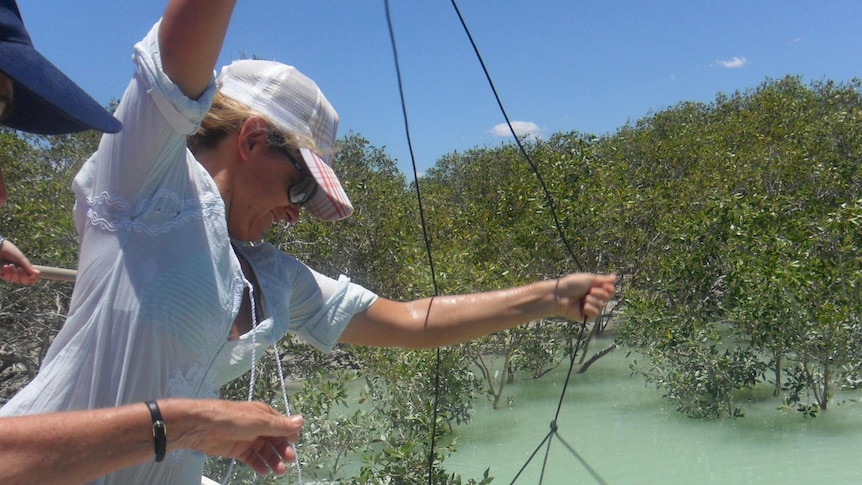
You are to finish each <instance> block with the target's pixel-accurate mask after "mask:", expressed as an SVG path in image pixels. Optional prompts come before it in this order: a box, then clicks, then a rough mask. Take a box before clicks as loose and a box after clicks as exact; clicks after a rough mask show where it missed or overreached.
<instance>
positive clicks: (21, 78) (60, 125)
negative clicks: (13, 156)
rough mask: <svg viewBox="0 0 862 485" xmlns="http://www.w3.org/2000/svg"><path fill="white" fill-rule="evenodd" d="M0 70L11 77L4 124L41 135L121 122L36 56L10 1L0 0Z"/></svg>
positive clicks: (116, 126)
mask: <svg viewBox="0 0 862 485" xmlns="http://www.w3.org/2000/svg"><path fill="white" fill-rule="evenodd" d="M0 71H3V72H4V73H5V74H6V75H7V76H9V78H10V79H12V81H13V85H14V89H15V96H14V105H15V108H14V111H13V112H12V114H11V115H10V116H9V117H8V118H6V119H5V120H3V122H2V124H4V125H6V126H9V127H11V128H15V129H17V130H21V131H28V132H30V133H37V134H41V135H56V134H60V133H74V132H78V131H85V130H98V131H102V132H106V133H116V132H118V131H120V129H122V127H123V125H122V124H121V123H120V122H119V121H117V119H116V118H114V117H113V116H111V114H110V113H108V111H107V110H105V108H103V107H102V106H101V105H100V104H99V103H98V102H96V100H94V99H93V98H91V97H90V96H89V95H88V94H87V93H85V92H84V90H82V89H81V88H80V87H78V85H77V84H75V83H74V82H72V80H71V79H69V78H68V77H66V75H65V74H63V73H62V72H61V71H60V70H59V69H57V68H56V67H55V66H54V65H53V64H51V63H50V62H49V61H48V60H47V59H45V58H44V57H43V56H42V54H39V53H38V52H37V51H36V49H35V48H33V43H32V42H31V41H30V36H29V35H28V34H27V29H25V28H24V22H23V21H22V20H21V12H20V11H19V10H18V5H17V4H16V3H15V1H14V0H0Z"/></svg>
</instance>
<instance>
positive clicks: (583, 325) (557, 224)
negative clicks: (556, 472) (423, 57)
mask: <svg viewBox="0 0 862 485" xmlns="http://www.w3.org/2000/svg"><path fill="white" fill-rule="evenodd" d="M384 5H385V9H386V22H387V25H388V28H389V38H390V42H391V44H392V54H393V57H394V61H395V71H396V75H397V78H398V93H399V96H400V98H401V112H402V116H403V117H404V129H405V132H406V136H407V146H408V149H409V152H410V160H411V163H412V165H413V181H414V185H415V187H416V197H417V200H418V203H419V217H420V220H421V224H422V236H423V238H424V241H425V248H426V250H427V253H428V261H429V266H430V270H431V278H432V282H433V285H434V295H435V296H436V295H438V294H439V290H438V287H437V279H436V272H435V270H434V258H433V257H432V254H431V244H430V242H429V239H428V232H427V225H426V222H425V212H424V210H423V208H422V193H421V191H420V188H419V175H418V169H417V168H416V157H415V155H414V153H413V143H412V140H411V137H410V126H409V123H408V117H407V105H406V101H405V98H404V87H403V83H402V80H401V68H400V63H399V58H398V49H397V47H396V42H395V33H394V29H393V27H392V16H391V14H390V10H389V0H384ZM452 7H453V8H454V9H455V12H456V14H457V15H458V19H459V21H460V22H461V26H462V27H463V28H464V32H465V33H466V34H467V37H468V38H469V40H470V44H471V45H472V46H473V51H474V52H475V53H476V57H477V59H478V61H479V63H480V65H481V66H482V70H483V71H484V73H485V78H486V79H487V80H488V84H489V85H490V87H491V91H492V92H493V93H494V97H495V99H496V100H497V105H498V106H499V107H500V111H501V112H502V114H503V117H504V118H505V120H506V125H507V126H508V127H509V131H510V132H511V134H512V137H513V138H514V140H515V143H516V144H517V146H518V149H519V150H520V152H521V154H522V155H523V157H524V159H525V160H526V161H527V162H528V163H529V165H530V168H531V169H532V170H533V173H534V174H535V175H536V178H537V179H538V181H539V184H540V185H541V187H542V191H543V192H544V194H545V200H546V201H547V204H548V207H549V208H550V211H551V215H552V216H553V219H554V224H555V227H556V229H557V233H558V234H559V236H560V239H561V240H562V242H563V244H564V245H565V247H566V250H567V251H568V253H569V255H570V256H571V258H572V260H573V261H574V262H575V265H576V266H577V268H578V270H579V271H584V267H583V265H582V264H581V262H580V260H579V259H578V257H577V256H575V252H574V251H573V250H572V246H571V244H570V243H569V240H568V239H567V238H566V236H565V233H564V232H563V228H562V225H561V224H560V220H559V218H558V217H557V211H556V206H555V204H554V199H553V198H552V197H551V194H550V191H549V190H548V187H547V185H546V184H545V181H544V178H543V177H542V175H541V173H540V172H539V169H538V167H536V164H535V163H534V162H533V160H532V158H530V155H529V154H528V153H527V150H526V149H525V148H524V145H523V144H522V143H521V140H520V139H519V138H518V135H517V133H515V129H514V127H513V126H512V122H511V121H510V119H509V115H508V114H507V113H506V109H505V108H504V107H503V102H502V101H501V100H500V96H499V94H498V93H497V89H496V87H495V86H494V82H493V80H492V79H491V75H490V73H489V72H488V68H487V67H486V66H485V61H484V60H483V59H482V55H481V54H480V52H479V48H478V47H477V45H476V42H475V41H474V40H473V36H472V34H471V33H470V30H469V29H468V28H467V24H466V22H465V21H464V17H463V16H462V15H461V11H460V9H459V8H458V5H457V4H456V2H455V0H452ZM428 311H429V312H430V305H429V308H428ZM586 326H587V320H586V318H584V321H583V323H581V325H580V329H579V332H578V338H577V340H576V343H575V345H574V347H573V348H572V351H571V355H570V359H569V371H568V373H567V374H566V381H565V384H564V385H563V390H562V393H561V395H560V400H559V402H558V404H557V411H556V413H555V415H554V420H553V421H551V431H550V432H549V433H548V434H547V435H546V436H545V438H544V439H543V440H542V442H541V443H540V444H539V445H538V446H537V447H536V449H535V450H534V451H533V453H532V454H531V455H530V457H529V458H528V460H527V462H526V463H525V464H524V466H523V467H522V468H521V470H520V471H518V474H517V475H515V478H514V479H513V480H512V483H515V480H517V479H518V477H519V476H520V474H521V473H522V472H523V470H524V469H525V468H526V467H527V465H529V464H530V462H531V461H532V459H533V458H534V457H535V456H536V454H537V453H538V451H539V449H541V447H542V445H543V444H544V445H545V457H544V460H543V465H542V473H541V476H540V479H539V480H540V481H539V483H540V485H541V482H542V480H543V479H544V475H545V468H546V466H547V461H548V456H549V454H550V446H551V441H550V438H551V437H554V436H556V437H557V439H559V440H560V441H561V442H562V443H563V445H564V446H565V447H566V448H567V449H568V450H569V452H570V453H572V454H573V455H574V456H575V457H576V458H577V459H578V460H579V461H580V462H581V464H582V465H583V466H584V467H585V468H586V469H587V471H589V472H590V474H591V475H592V476H593V478H595V479H596V481H597V482H598V483H602V484H604V483H605V482H604V480H602V478H601V477H600V476H599V475H598V474H597V473H596V472H595V470H593V469H592V468H591V467H590V466H589V464H587V462H586V461H585V460H584V459H583V458H582V457H581V456H580V455H579V454H578V453H577V452H576V451H575V449H574V448H573V447H571V446H570V445H569V444H568V443H566V441H565V440H563V439H562V437H560V436H559V433H558V431H557V419H558V418H559V414H560V410H561V409H562V404H563V400H564V398H565V395H566V389H567V388H568V385H569V380H570V378H571V375H572V370H573V368H574V363H575V357H576V355H577V352H578V348H579V347H580V343H581V342H582V341H583V335H584V329H585V328H586ZM439 396H440V349H439V348H437V352H436V369H435V373H434V409H433V419H432V425H431V450H430V452H429V454H428V485H432V483H433V466H434V450H435V446H436V445H435V443H436V437H437V429H436V428H437V408H438V402H439Z"/></svg>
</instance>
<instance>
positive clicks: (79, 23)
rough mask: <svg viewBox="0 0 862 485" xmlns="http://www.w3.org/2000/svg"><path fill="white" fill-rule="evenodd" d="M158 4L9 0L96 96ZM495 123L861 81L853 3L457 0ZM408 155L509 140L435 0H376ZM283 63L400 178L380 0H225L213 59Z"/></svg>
mask: <svg viewBox="0 0 862 485" xmlns="http://www.w3.org/2000/svg"><path fill="white" fill-rule="evenodd" d="M165 3H166V2H164V1H155V0H147V1H129V0H120V1H117V0H87V1H85V2H77V1H69V0H19V7H20V8H21V12H22V15H23V17H24V21H25V24H26V25H27V28H28V30H29V32H30V35H31V37H32V38H33V42H34V44H35V45H36V47H37V48H38V49H39V50H40V51H41V52H42V53H43V54H45V56H46V57H48V58H49V59H51V60H52V61H53V62H54V63H55V64H57V65H58V66H59V67H60V68H61V69H63V70H64V72H66V73H67V74H68V75H69V76H70V77H72V78H73V79H74V80H75V81H77V82H78V83H79V84H80V85H81V86H82V87H83V88H84V89H85V90H87V91H88V92H89V93H90V94H91V95H93V97H94V98H96V99H97V100H98V101H100V102H102V103H104V104H107V103H108V102H109V101H110V100H111V99H113V98H118V97H119V96H120V95H121V94H122V91H123V89H124V88H125V86H126V84H127V82H128V79H129V78H130V76H131V73H132V65H131V62H130V56H131V49H132V45H133V44H134V42H136V41H137V40H138V39H140V37H141V36H143V34H144V33H145V32H146V31H147V30H148V29H149V27H150V26H151V25H152V24H153V23H154V21H155V20H156V19H157V18H158V17H159V16H160V14H161V11H162V10H163V8H164V5H165ZM457 4H458V6H459V8H460V10H461V13H462V15H463V16H464V18H465V21H466V23H467V26H468V27H469V28H470V31H471V33H472V35H473V38H474V40H475V41H476V43H477V45H478V48H479V50H480V52H481V53H482V56H483V58H484V60H485V63H486V65H487V67H488V70H489V71H490V73H491V76H492V78H493V80H494V83H495V85H496V87H497V90H498V92H499V94H500V97H501V99H502V101H503V104H504V106H505V107H506V110H507V112H508V114H509V117H510V119H512V120H513V121H515V122H518V124H519V126H523V127H525V129H527V130H532V132H534V133H535V134H536V135H537V136H545V137H547V136H548V135H550V134H553V133H556V132H568V131H573V130H574V131H579V132H583V133H594V134H605V133H613V132H614V131H615V130H616V129H617V128H618V127H620V126H622V125H623V124H625V123H626V122H627V121H629V120H631V121H634V120H636V119H638V118H641V117H643V116H645V115H647V114H649V113H650V112H655V111H660V110H662V109H664V108H667V107H669V106H672V105H675V104H676V103H678V102H680V101H704V102H710V101H712V100H714V99H715V95H716V94H717V93H719V92H723V93H728V94H729V93H733V92H734V91H737V90H745V89H748V88H754V87H756V86H758V85H759V84H761V83H762V82H764V81H765V80H766V79H767V78H770V79H776V78H781V77H783V76H785V75H788V74H790V75H800V76H802V77H803V79H804V80H805V82H810V81H812V80H822V79H831V80H835V81H839V82H844V81H848V80H850V79H852V78H854V77H862V74H860V71H862V33H860V26H862V22H860V19H862V2H860V1H858V0H841V1H830V0H817V1H813V0H812V1H801V0H786V1H753V0H749V1H737V0H734V1H720V0H715V1H696V0H689V1H664V2H659V1H615V2H603V1H593V2H582V1H577V0H532V1H514V0H495V1H489V0H485V1H478V0H461V1H458V2H457ZM391 14H392V20H393V24H394V30H395V36H396V42H397V45H398V53H399V58H400V62H401V70H402V78H403V82H404V89H405V95H406V102H407V111H408V117H409V118H408V121H409V123H410V130H411V136H412V141H413V149H414V154H415V156H416V163H417V165H418V168H419V170H420V171H423V170H424V169H425V168H427V167H429V166H432V165H433V164H434V162H435V161H436V160H437V158H438V157H440V156H441V155H444V154H446V153H449V152H452V151H455V150H459V151H462V150H466V149H469V148H473V147H476V146H495V145H498V144H500V143H503V142H508V141H510V139H511V138H510V137H509V135H508V129H505V130H503V135H504V136H500V135H498V134H496V131H497V130H496V128H498V125H499V124H500V123H503V122H504V118H503V116H502V114H501V113H500V111H499V108H498V107H497V104H496V101H495V99H494V97H493V94H492V92H491V90H490V88H489V87H488V84H487V81H486V80H485V78H484V74H483V72H482V70H481V66H480V65H479V63H478V61H477V60H476V56H475V54H474V52H473V50H472V47H471V46H470V44H469V41H468V38H467V36H466V34H465V33H464V31H463V29H462V27H461V25H460V22H459V20H458V17H457V15H456V13H455V11H454V9H453V7H452V5H451V3H450V2H449V1H445V0H436V1H410V0H402V1H397V0H392V1H391ZM243 55H245V56H252V55H254V56H258V57H261V58H264V59H273V60H277V61H281V62H284V63H287V64H292V65H295V66H297V67H298V68H299V69H300V70H301V71H302V72H304V73H305V74H306V75H308V76H309V77H311V78H313V79H314V80H315V81H317V83H318V85H320V87H321V89H323V91H324V93H325V94H326V96H327V97H328V98H329V100H330V101H331V102H332V104H333V105H334V106H335V108H336V110H337V111H338V113H339V115H340V117H341V123H340V129H339V132H340V134H342V135H343V134H345V133H347V132H348V131H349V130H352V131H354V132H358V133H360V134H361V135H363V136H364V137H365V138H367V139H368V140H369V141H370V142H371V143H372V144H373V145H375V146H378V147H384V148H385V149H386V150H387V152H389V153H390V155H392V156H393V157H395V158H396V159H398V162H399V166H400V167H401V169H402V171H404V172H405V173H407V174H410V175H411V176H412V165H411V160H410V154H409V151H408V147H407V140H406V136H405V129H404V124H403V118H402V114H401V104H400V99H399V97H398V92H397V80H396V74H395V68H394V63H393V56H392V47H391V44H390V41H389V33H388V30H387V25H386V17H385V10H384V2H383V0H375V1H371V0H341V1H336V0H316V1H314V0H289V1H288V0H258V1H242V2H238V5H237V7H236V11H235V14H234V17H233V21H232V23H231V27H230V30H229V32H228V36H227V39H226V40H225V46H224V48H223V51H222V58H221V60H220V63H219V65H220V66H221V65H223V64H226V63H228V62H230V61H231V60H233V59H236V58H239V57H242V56H243Z"/></svg>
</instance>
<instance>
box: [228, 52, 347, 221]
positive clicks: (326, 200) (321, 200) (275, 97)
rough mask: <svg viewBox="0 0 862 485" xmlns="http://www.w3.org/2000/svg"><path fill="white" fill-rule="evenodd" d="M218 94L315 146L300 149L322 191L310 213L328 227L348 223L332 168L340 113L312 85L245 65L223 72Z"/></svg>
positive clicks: (275, 67) (286, 69)
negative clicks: (306, 139)
mask: <svg viewBox="0 0 862 485" xmlns="http://www.w3.org/2000/svg"><path fill="white" fill-rule="evenodd" d="M216 83H217V85H218V90H219V91H220V92H221V93H222V94H223V95H225V96H227V97H228V98H231V99H233V100H235V101H239V102H240V103H243V104H244V105H246V106H248V107H249V108H250V109H251V110H253V111H255V112H257V113H260V114H261V115H263V116H265V117H266V118H267V119H269V120H270V121H271V122H272V123H273V124H275V128H278V129H279V130H281V131H283V132H284V133H294V134H297V135H301V136H305V137H308V138H310V139H312V140H314V144H315V151H312V150H309V149H307V148H302V149H300V150H299V151H300V153H302V158H303V161H304V162H305V166H306V167H307V168H308V170H309V172H310V173H311V175H312V176H313V177H314V179H315V180H316V181H317V185H318V190H317V193H316V194H315V195H314V197H312V199H311V200H310V201H308V203H307V204H305V206H304V207H305V208H306V210H308V213H309V214H311V215H312V216H314V217H317V218H318V219H323V220H325V221H337V220H339V219H344V218H345V217H347V216H349V215H350V214H352V213H353V205H351V203H350V199H348V198H347V194H346V193H345V192H344V189H343V188H342V187H341V182H339V181H338V177H337V176H336V175H335V172H334V171H333V170H332V167H331V166H330V162H331V157H332V149H333V146H334V145H335V135H336V130H337V129H338V113H336V112H335V109H334V108H333V107H332V105H331V104H329V101H327V99H326V97H324V96H323V93H322V92H321V91H320V88H318V87H317V84H315V83H314V81H312V80H311V79H309V78H308V77H306V76H305V75H303V74H302V73H301V72H299V71H298V70H297V69H296V68H295V67H293V66H288V65H285V64H282V63H280V62H273V61H261V60H241V61H235V62H233V63H231V64H230V65H228V66H225V67H224V68H222V71H221V74H220V75H219V77H218V79H217V80H216Z"/></svg>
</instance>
